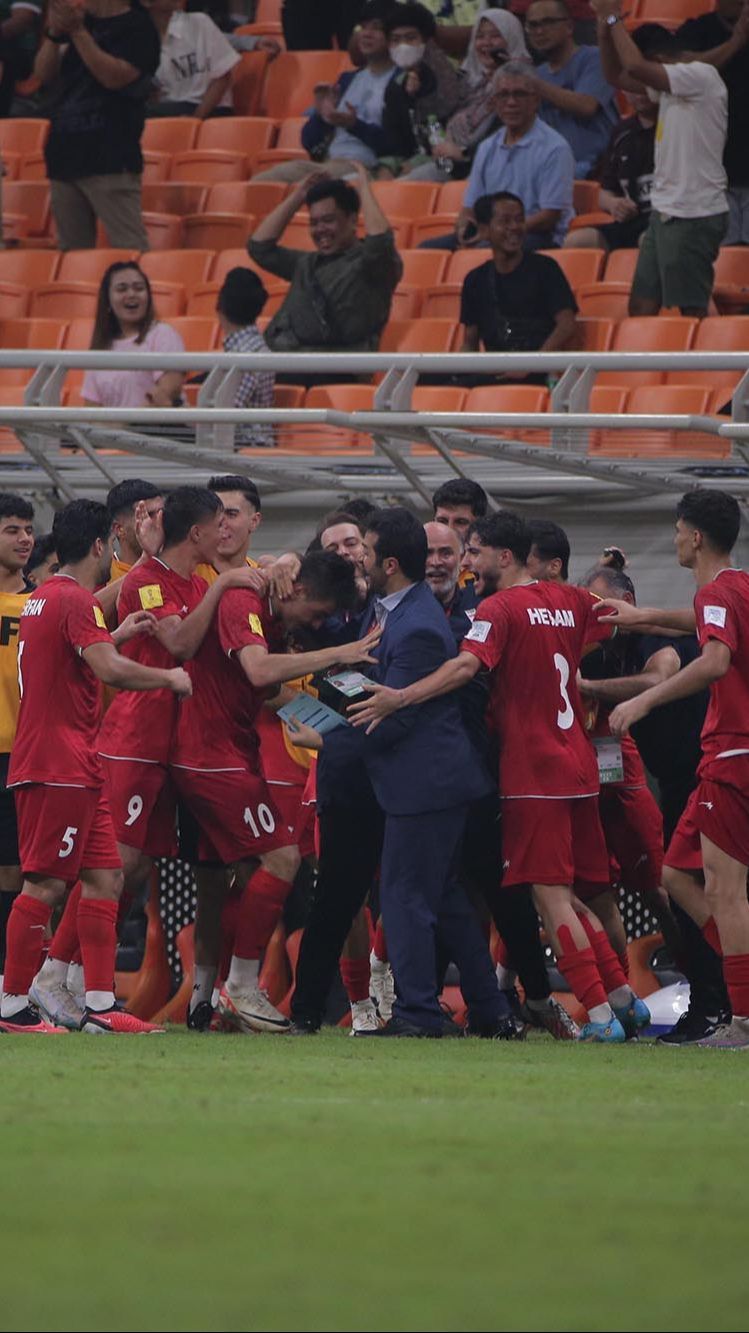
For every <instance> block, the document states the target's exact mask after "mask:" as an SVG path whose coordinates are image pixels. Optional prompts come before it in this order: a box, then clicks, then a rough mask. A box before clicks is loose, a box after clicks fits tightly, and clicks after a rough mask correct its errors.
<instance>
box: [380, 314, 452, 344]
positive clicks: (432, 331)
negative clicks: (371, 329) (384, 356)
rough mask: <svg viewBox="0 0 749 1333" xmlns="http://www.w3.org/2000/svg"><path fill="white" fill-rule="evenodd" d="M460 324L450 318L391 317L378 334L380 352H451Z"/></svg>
mask: <svg viewBox="0 0 749 1333" xmlns="http://www.w3.org/2000/svg"><path fill="white" fill-rule="evenodd" d="M459 334H460V325H459V324H456V322H455V321H454V320H452V319H404V320H395V319H391V320H389V321H388V323H387V324H386V325H385V327H384V329H383V330H382V334H381V335H380V348H379V350H380V351H381V352H452V351H453V349H454V346H455V343H456V341H457V340H458V337H459Z"/></svg>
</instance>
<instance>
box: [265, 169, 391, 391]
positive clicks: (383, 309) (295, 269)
mask: <svg viewBox="0 0 749 1333" xmlns="http://www.w3.org/2000/svg"><path fill="white" fill-rule="evenodd" d="M357 174H358V182H357V184H358V187H359V188H358V192H357V190H355V189H353V187H352V186H351V185H349V184H347V183H346V182H345V181H341V180H330V179H329V178H328V177H327V176H325V174H324V172H321V173H320V175H319V176H316V177H313V178H311V179H310V178H309V177H308V178H307V180H306V181H304V182H300V184H299V185H298V186H297V187H296V188H295V189H294V190H292V191H291V193H290V194H289V196H288V197H287V198H286V199H284V201H283V202H282V203H280V204H279V205H278V207H277V208H274V209H273V212H272V213H269V214H268V216H267V217H266V218H265V219H264V221H263V222H261V223H260V225H259V227H258V228H257V230H256V231H255V232H254V234H253V235H252V236H251V237H250V240H249V242H248V246H247V248H248V250H249V253H250V258H251V259H254V261H255V263H256V264H259V265H260V266H261V268H264V269H267V270H268V272H269V273H275V274H277V275H278V277H279V278H285V279H286V280H287V281H288V282H290V283H291V287H290V288H289V291H288V292H287V295H286V299H285V301H284V303H283V305H282V306H281V308H280V310H278V311H277V312H276V314H275V315H274V316H273V319H272V320H271V322H270V324H269V325H268V328H267V329H266V332H265V340H266V342H267V343H268V345H269V346H270V347H272V348H273V350H274V351H275V352H321V351H327V352H337V351H340V352H343V351H345V352H376V351H377V348H378V345H379V341H380V333H381V332H382V328H383V326H384V325H385V324H386V323H387V320H388V317H389V314H390V303H391V299H392V295H393V291H394V290H395V288H396V286H397V284H398V282H399V280H400V277H401V274H402V272H403V264H402V262H401V260H400V258H399V256H398V253H397V251H396V249H395V240H394V238H393V233H392V230H391V227H390V223H389V222H388V220H387V218H386V217H385V214H384V213H383V212H382V209H381V208H380V206H379V204H378V203H377V201H376V199H375V197H374V195H373V193H372V190H371V187H370V184H369V180H368V178H367V173H366V171H365V170H364V168H361V169H360V170H359V171H358V173H357ZM303 203H306V206H307V208H308V209H309V219H310V232H311V235H312V240H313V242H314V245H315V249H314V250H288V249H286V248H285V246H282V245H279V243H278V242H279V239H280V237H281V236H282V234H283V231H284V229H285V227H286V226H287V225H288V223H289V222H290V221H291V219H292V217H293V216H294V214H295V213H296V212H297V211H298V209H299V208H300V207H301V205H302V204H303ZM360 204H361V210H362V217H363V220H364V228H365V231H366V235H365V237H364V239H363V240H359V239H358V238H357V235H356V223H357V218H358V214H359V206H360ZM335 378H337V379H338V380H340V379H341V376H340V375H338V376H336V377H335ZM302 379H303V380H306V382H308V383H309V382H316V383H320V377H319V376H316V377H314V381H311V380H310V377H309V376H307V377H302ZM294 380H295V382H296V383H300V382H301V381H300V376H299V375H298V374H295V375H294Z"/></svg>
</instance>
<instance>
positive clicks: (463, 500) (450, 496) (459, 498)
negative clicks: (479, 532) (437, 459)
mask: <svg viewBox="0 0 749 1333" xmlns="http://www.w3.org/2000/svg"><path fill="white" fill-rule="evenodd" d="M440 505H444V506H445V508H446V509H454V508H455V507H456V506H457V505H468V506H469V508H470V510H471V513H472V514H473V516H474V518H483V517H484V515H485V514H486V513H487V512H488V510H489V497H488V495H487V494H486V491H485V490H484V488H483V486H479V484H478V482H477V481H471V480H470V479H469V478H468V477H456V478H455V480H454V481H446V482H445V483H444V485H442V486H438V487H437V490H436V491H435V492H434V495H433V496H432V508H433V509H434V512H435V513H436V512H437V510H438V509H439V507H440Z"/></svg>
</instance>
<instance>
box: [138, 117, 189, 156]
mask: <svg viewBox="0 0 749 1333" xmlns="http://www.w3.org/2000/svg"><path fill="white" fill-rule="evenodd" d="M202 123H203V122H202V121H200V120H198V118H197V116H149V117H148V119H147V120H146V124H145V127H144V130H143V136H142V138H141V141H140V146H141V148H142V149H143V151H144V152H154V153H186V152H188V151H189V149H191V148H194V147H195V145H196V144H197V141H198V131H199V130H200V128H201V125H202Z"/></svg>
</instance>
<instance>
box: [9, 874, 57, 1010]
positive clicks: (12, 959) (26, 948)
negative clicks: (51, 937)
mask: <svg viewBox="0 0 749 1333" xmlns="http://www.w3.org/2000/svg"><path fill="white" fill-rule="evenodd" d="M48 921H49V908H48V906H47V904H46V903H42V902H40V901H39V899H38V898H32V897H31V896H30V895H29V894H28V893H19V895H18V897H17V898H16V900H15V902H14V904H13V906H12V908H11V912H10V916H9V917H8V929H7V934H6V951H5V973H4V975H3V990H4V991H5V993H6V994H7V995H28V993H29V986H30V985H31V983H32V981H33V980H34V977H35V976H36V974H37V972H38V971H39V962H40V959H41V956H42V946H43V944H44V931H45V928H46V925H47V922H48Z"/></svg>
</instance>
